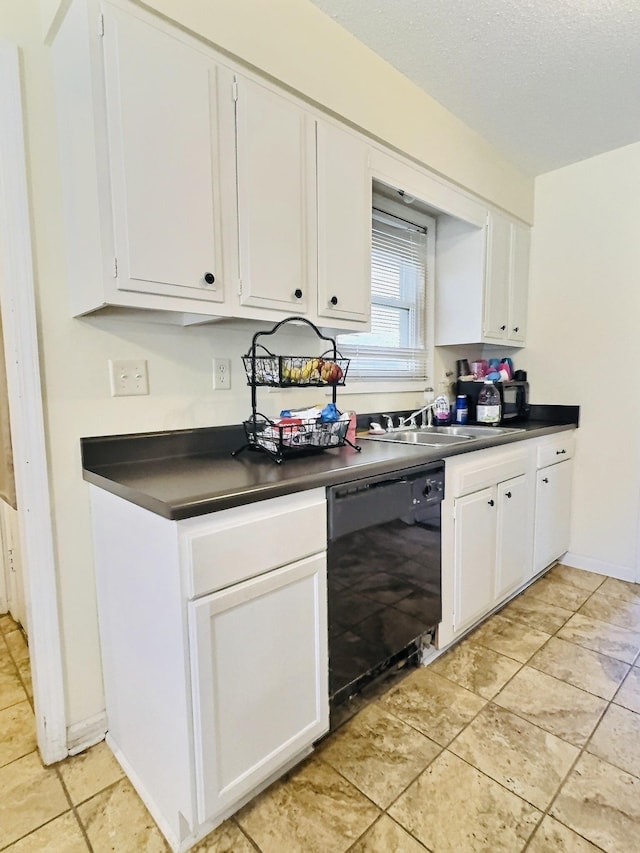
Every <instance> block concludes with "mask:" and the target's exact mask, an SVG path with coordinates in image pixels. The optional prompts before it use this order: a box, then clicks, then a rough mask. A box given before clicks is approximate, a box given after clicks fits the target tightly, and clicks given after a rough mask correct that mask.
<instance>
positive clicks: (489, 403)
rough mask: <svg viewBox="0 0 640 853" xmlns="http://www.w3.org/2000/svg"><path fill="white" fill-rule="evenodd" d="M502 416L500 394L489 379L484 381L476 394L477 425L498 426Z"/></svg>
mask: <svg viewBox="0 0 640 853" xmlns="http://www.w3.org/2000/svg"><path fill="white" fill-rule="evenodd" d="M501 416H502V411H501V406H500V392H499V391H498V389H497V388H496V386H495V385H494V384H493V382H492V381H491V380H490V379H485V381H484V385H483V386H482V388H481V389H480V393H479V394H478V407H477V411H476V420H477V421H478V423H479V424H492V425H494V424H499V423H500V418H501Z"/></svg>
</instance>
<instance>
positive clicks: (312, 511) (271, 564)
mask: <svg viewBox="0 0 640 853" xmlns="http://www.w3.org/2000/svg"><path fill="white" fill-rule="evenodd" d="M326 547H327V512H326V498H325V490H324V489H311V490H309V491H306V492H300V493H298V494H295V495H284V496H282V497H279V498H272V499H271V500H266V501H260V502H259V503H253V504H248V505H247V506H242V507H235V508H233V509H228V510H222V511H221V512H217V513H214V514H212V515H210V516H206V517H205V518H194V519H188V520H186V521H183V522H180V549H181V554H182V562H183V565H184V567H185V570H186V583H187V591H188V595H189V597H190V598H197V597H198V596H201V595H205V594H206V593H208V592H214V591H215V590H218V589H224V588H225V587H227V586H230V585H231V584H235V583H239V582H240V581H243V580H247V579H248V578H252V577H257V576H258V575H261V574H263V573H264V572H268V571H270V570H271V569H276V568H278V567H280V566H285V565H287V564H288V563H293V562H294V561H296V560H300V559H302V558H303V557H307V556H310V555H311V554H317V553H319V552H321V551H325V550H326Z"/></svg>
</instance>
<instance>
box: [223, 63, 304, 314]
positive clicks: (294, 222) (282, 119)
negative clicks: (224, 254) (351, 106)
mask: <svg viewBox="0 0 640 853" xmlns="http://www.w3.org/2000/svg"><path fill="white" fill-rule="evenodd" d="M236 116H237V128H236V132H237V168H238V222H239V244H240V280H241V295H240V302H241V304H242V305H248V306H255V307H261V308H270V309H275V310H276V311H282V312H284V313H285V314H296V313H300V314H306V313H307V312H308V311H309V309H310V307H312V306H313V298H314V297H315V292H316V269H317V267H316V254H317V242H316V213H315V211H316V202H315V122H314V120H313V118H312V117H311V116H310V115H309V114H308V113H307V112H306V111H305V110H303V109H302V108H301V106H299V105H298V103H297V102H295V101H293V100H292V99H290V98H289V97H287V96H286V95H284V94H279V93H278V92H276V91H274V90H273V89H272V88H270V87H269V88H267V87H266V86H263V85H260V84H258V83H256V82H254V81H253V80H249V79H246V78H244V77H238V78H237V103H236Z"/></svg>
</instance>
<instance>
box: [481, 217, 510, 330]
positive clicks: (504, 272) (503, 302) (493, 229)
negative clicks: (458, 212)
mask: <svg viewBox="0 0 640 853" xmlns="http://www.w3.org/2000/svg"><path fill="white" fill-rule="evenodd" d="M510 273H511V222H510V220H508V219H507V218H506V217H504V216H501V215H499V214H497V213H490V214H489V226H488V229H487V270H486V281H485V315H484V336H485V338H488V339H490V340H493V339H496V340H504V339H505V338H507V337H508V334H507V328H508V315H509V279H510Z"/></svg>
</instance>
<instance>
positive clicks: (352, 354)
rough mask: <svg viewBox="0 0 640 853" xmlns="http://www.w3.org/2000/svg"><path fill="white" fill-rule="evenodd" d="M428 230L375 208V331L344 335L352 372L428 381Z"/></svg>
mask: <svg viewBox="0 0 640 853" xmlns="http://www.w3.org/2000/svg"><path fill="white" fill-rule="evenodd" d="M426 282H427V230H426V228H422V227H419V226H417V225H414V224H413V223H410V222H406V221H404V220H402V219H399V218H397V217H395V216H391V215H389V214H387V213H384V212H383V211H380V210H376V209H374V211H373V221H372V240H371V331H370V332H359V333H357V334H351V335H340V336H339V337H338V346H339V349H340V351H341V353H342V354H343V355H344V356H345V357H348V358H350V359H351V365H350V367H349V376H350V377H352V378H355V377H359V376H360V377H377V378H382V379H394V378H403V379H424V378H425V376H426V375H427V352H426V348H425V347H426V343H427V342H426Z"/></svg>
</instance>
